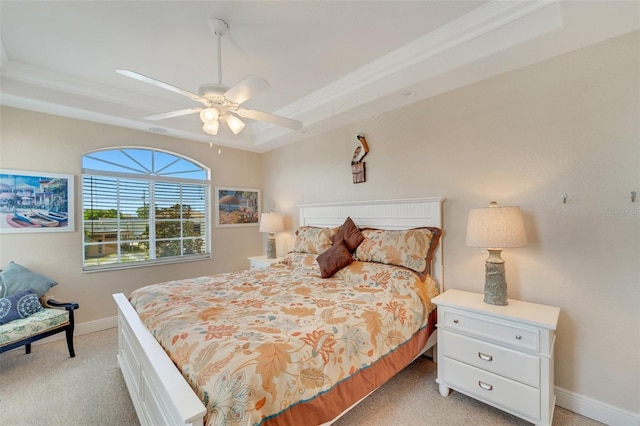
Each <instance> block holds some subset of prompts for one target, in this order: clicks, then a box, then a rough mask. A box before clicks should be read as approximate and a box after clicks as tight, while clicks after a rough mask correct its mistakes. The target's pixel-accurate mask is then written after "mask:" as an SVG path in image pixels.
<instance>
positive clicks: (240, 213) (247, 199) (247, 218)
mask: <svg viewBox="0 0 640 426" xmlns="http://www.w3.org/2000/svg"><path fill="white" fill-rule="evenodd" d="M215 200H216V226H218V227H224V226H247V225H255V226H257V225H258V222H259V219H260V205H261V203H260V190H259V189H251V188H222V187H216V197H215Z"/></svg>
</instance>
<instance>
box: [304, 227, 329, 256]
mask: <svg viewBox="0 0 640 426" xmlns="http://www.w3.org/2000/svg"><path fill="white" fill-rule="evenodd" d="M337 231H338V228H316V227H314V226H301V227H300V229H298V231H297V232H296V235H297V236H296V243H295V245H294V247H293V251H294V252H296V253H311V254H320V253H322V252H323V251H325V250H326V249H328V248H329V247H331V244H332V243H331V237H332V236H333V234H335V233H336V232H337Z"/></svg>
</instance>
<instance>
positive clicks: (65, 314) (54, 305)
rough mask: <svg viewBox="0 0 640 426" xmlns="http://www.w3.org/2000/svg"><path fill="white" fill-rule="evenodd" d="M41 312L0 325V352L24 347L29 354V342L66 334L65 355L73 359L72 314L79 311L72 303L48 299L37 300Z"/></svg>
mask: <svg viewBox="0 0 640 426" xmlns="http://www.w3.org/2000/svg"><path fill="white" fill-rule="evenodd" d="M40 302H41V303H42V306H43V308H44V309H43V310H41V311H39V312H36V313H35V314H33V315H31V316H29V317H27V318H21V319H16V320H13V321H10V322H8V323H6V324H2V325H0V353H2V352H5V351H8V350H10V349H14V348H17V347H20V346H25V352H26V353H27V354H29V353H31V343H33V342H35V341H37V340H40V339H44V338H45V337H49V336H51V335H53V334H57V333H62V332H63V331H64V332H65V334H66V338H67V347H68V348H69V356H70V357H71V358H73V357H75V356H76V353H75V351H74V349H73V328H74V316H73V312H74V311H75V310H76V309H78V308H79V306H78V304H77V303H76V302H59V301H57V300H54V299H52V298H50V297H48V296H46V295H45V296H43V297H42V298H41V299H40Z"/></svg>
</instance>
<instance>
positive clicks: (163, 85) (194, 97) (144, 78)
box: [116, 69, 207, 105]
mask: <svg viewBox="0 0 640 426" xmlns="http://www.w3.org/2000/svg"><path fill="white" fill-rule="evenodd" d="M116 72H117V73H118V74H122V75H124V76H126V77H130V78H133V79H135V80H138V81H142V82H144V83H148V84H152V85H154V86H157V87H161V88H163V89H166V90H170V91H172V92H174V93H178V94H180V95H182V96H186V97H188V98H191V99H192V100H194V101H197V102H202V103H203V104H205V105H206V104H207V100H206V99H205V98H203V97H201V96H200V95H196V94H195V93H191V92H189V91H188V90H184V89H181V88H179V87H176V86H172V85H170V84H169V83H165V82H163V81H160V80H156V79H155V78H151V77H147V76H146V75H142V74H140V73H137V72H134V71H129V70H120V69H118V70H116Z"/></svg>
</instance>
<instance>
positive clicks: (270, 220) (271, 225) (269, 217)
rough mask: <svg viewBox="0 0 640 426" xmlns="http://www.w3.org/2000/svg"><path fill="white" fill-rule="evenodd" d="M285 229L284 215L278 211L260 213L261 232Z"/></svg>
mask: <svg viewBox="0 0 640 426" xmlns="http://www.w3.org/2000/svg"><path fill="white" fill-rule="evenodd" d="M282 231H284V217H283V216H282V215H281V214H278V213H273V212H271V213H262V215H260V232H269V233H273V232H282Z"/></svg>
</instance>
